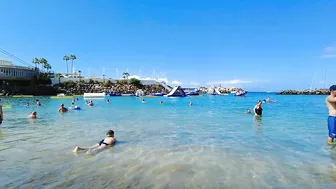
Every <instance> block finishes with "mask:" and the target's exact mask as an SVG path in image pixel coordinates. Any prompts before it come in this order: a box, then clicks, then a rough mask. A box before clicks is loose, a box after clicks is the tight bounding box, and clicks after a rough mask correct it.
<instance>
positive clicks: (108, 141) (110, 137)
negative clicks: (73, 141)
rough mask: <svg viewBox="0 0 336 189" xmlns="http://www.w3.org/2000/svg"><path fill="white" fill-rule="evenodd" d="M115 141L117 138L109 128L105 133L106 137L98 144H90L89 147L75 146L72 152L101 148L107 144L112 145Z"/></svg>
mask: <svg viewBox="0 0 336 189" xmlns="http://www.w3.org/2000/svg"><path fill="white" fill-rule="evenodd" d="M116 142H117V139H116V138H115V137H114V131H113V130H109V131H107V133H106V138H104V139H103V140H101V141H100V142H99V143H98V144H95V145H93V146H91V147H90V148H81V147H79V146H76V148H75V149H74V150H73V152H78V151H80V150H87V151H93V150H101V149H104V148H107V147H108V146H112V145H113V144H115V143H116Z"/></svg>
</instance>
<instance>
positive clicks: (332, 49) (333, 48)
mask: <svg viewBox="0 0 336 189" xmlns="http://www.w3.org/2000/svg"><path fill="white" fill-rule="evenodd" d="M324 52H336V45H331V46H329V47H326V48H325V49H324Z"/></svg>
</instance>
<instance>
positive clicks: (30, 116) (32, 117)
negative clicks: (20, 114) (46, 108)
mask: <svg viewBox="0 0 336 189" xmlns="http://www.w3.org/2000/svg"><path fill="white" fill-rule="evenodd" d="M36 115H37V112H35V111H34V112H32V113H31V114H30V115H29V116H28V118H30V119H36V118H37V117H36Z"/></svg>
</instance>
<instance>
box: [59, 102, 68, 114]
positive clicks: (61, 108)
mask: <svg viewBox="0 0 336 189" xmlns="http://www.w3.org/2000/svg"><path fill="white" fill-rule="evenodd" d="M67 111H68V109H67V108H66V107H64V104H61V106H60V108H59V109H58V112H61V113H64V112H67Z"/></svg>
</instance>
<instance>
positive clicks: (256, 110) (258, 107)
mask: <svg viewBox="0 0 336 189" xmlns="http://www.w3.org/2000/svg"><path fill="white" fill-rule="evenodd" d="M271 102H276V101H275V100H271V98H270V97H268V98H267V100H263V101H261V100H258V102H257V104H256V105H255V106H254V108H253V114H254V116H262V112H263V108H262V107H261V105H262V104H264V103H271ZM251 113H252V111H251V109H247V111H246V114H251Z"/></svg>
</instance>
